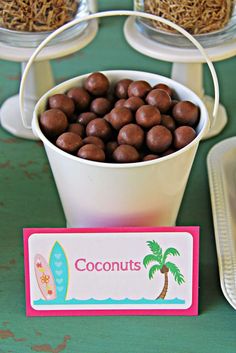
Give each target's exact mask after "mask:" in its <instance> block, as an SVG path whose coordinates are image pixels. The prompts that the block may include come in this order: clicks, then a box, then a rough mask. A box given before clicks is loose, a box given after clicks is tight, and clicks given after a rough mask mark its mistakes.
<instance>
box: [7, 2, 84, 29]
mask: <svg viewBox="0 0 236 353" xmlns="http://www.w3.org/2000/svg"><path fill="white" fill-rule="evenodd" d="M77 8H78V2H77V1H76V0H37V1H35V0H14V1H13V0H1V1H0V26H1V27H4V28H7V29H11V30H16V31H27V32H39V31H40V32H41V31H50V30H54V29H56V28H58V27H60V26H62V25H63V24H64V23H66V22H68V21H70V20H71V19H72V18H73V17H74V16H75V14H76V11H77Z"/></svg>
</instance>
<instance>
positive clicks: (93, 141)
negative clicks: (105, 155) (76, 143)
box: [83, 136, 105, 150]
mask: <svg viewBox="0 0 236 353" xmlns="http://www.w3.org/2000/svg"><path fill="white" fill-rule="evenodd" d="M83 144H84V145H86V144H93V145H96V146H98V147H100V148H101V149H102V150H104V149H105V144H104V142H103V141H102V139H100V138H99V137H97V136H87V137H85V138H84V139H83Z"/></svg>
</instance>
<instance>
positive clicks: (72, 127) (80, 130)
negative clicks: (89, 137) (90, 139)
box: [67, 123, 85, 137]
mask: <svg viewBox="0 0 236 353" xmlns="http://www.w3.org/2000/svg"><path fill="white" fill-rule="evenodd" d="M67 131H68V132H74V133H75V134H77V135H79V136H80V137H83V136H84V131H85V129H84V126H83V125H82V124H79V123H72V124H69V126H68V129H67Z"/></svg>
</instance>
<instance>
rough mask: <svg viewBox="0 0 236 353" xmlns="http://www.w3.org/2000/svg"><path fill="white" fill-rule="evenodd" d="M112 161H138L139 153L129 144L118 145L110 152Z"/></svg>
mask: <svg viewBox="0 0 236 353" xmlns="http://www.w3.org/2000/svg"><path fill="white" fill-rule="evenodd" d="M112 157H113V159H114V161H116V162H118V163H134V162H138V161H139V153H138V151H137V150H136V148H135V147H133V146H130V145H120V146H118V147H117V148H116V149H115V151H114V152H113V154H112Z"/></svg>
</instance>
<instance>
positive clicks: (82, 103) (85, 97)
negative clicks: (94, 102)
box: [67, 87, 91, 112]
mask: <svg viewBox="0 0 236 353" xmlns="http://www.w3.org/2000/svg"><path fill="white" fill-rule="evenodd" d="M67 96H68V97H69V98H71V99H73V101H74V103H75V106H76V109H77V110H78V111H80V112H82V111H86V110H87V109H88V107H89V104H90V101H91V97H90V95H89V93H88V92H87V91H86V90H85V89H84V88H82V87H73V88H71V89H70V90H69V91H68V92H67Z"/></svg>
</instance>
